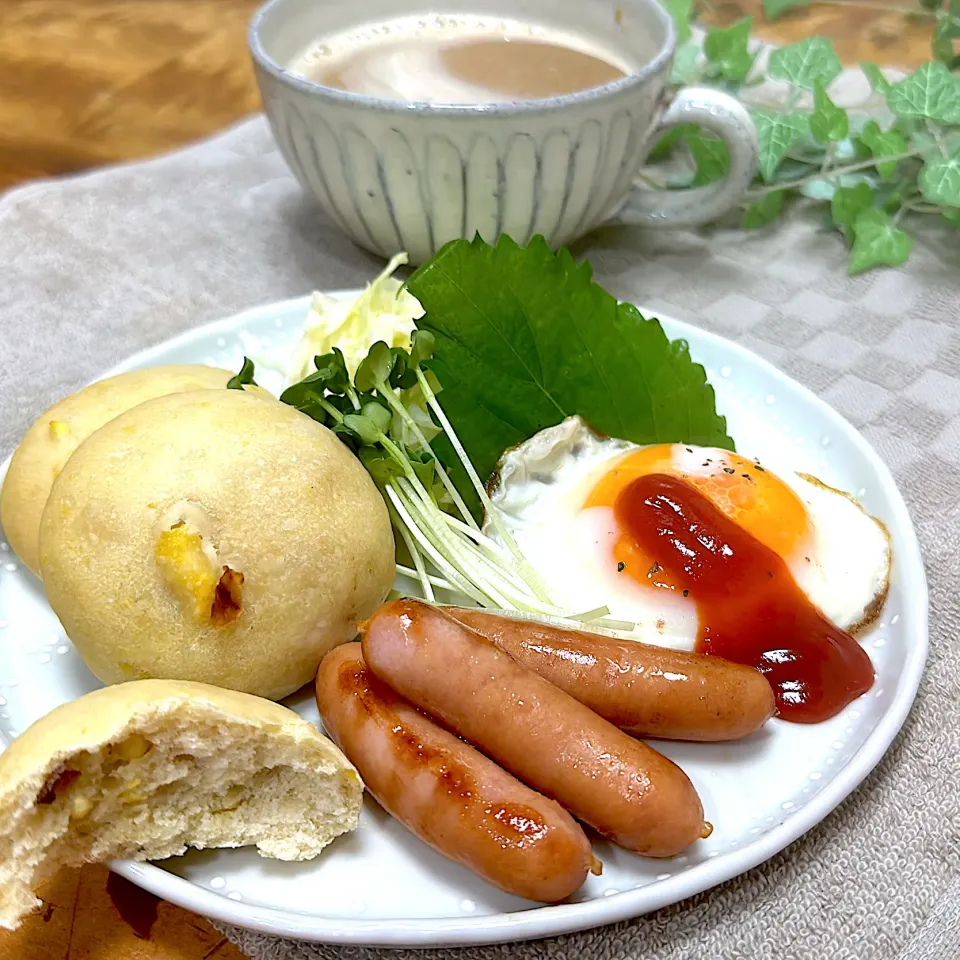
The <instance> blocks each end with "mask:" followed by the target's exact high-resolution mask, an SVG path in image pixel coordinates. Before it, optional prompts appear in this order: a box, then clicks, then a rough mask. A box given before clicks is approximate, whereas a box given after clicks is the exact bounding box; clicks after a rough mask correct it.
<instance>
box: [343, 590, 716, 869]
mask: <svg viewBox="0 0 960 960" xmlns="http://www.w3.org/2000/svg"><path fill="white" fill-rule="evenodd" d="M361 637H362V645H363V657H364V660H365V661H366V662H367V664H368V665H369V667H370V669H371V670H372V671H373V672H374V673H375V674H376V675H377V676H378V677H380V679H381V680H383V681H384V682H385V683H387V684H389V685H390V686H391V687H393V689H394V690H396V691H397V692H398V693H400V694H401V695H402V696H404V697H406V698H407V699H408V700H410V701H411V702H412V703H414V704H415V705H416V706H418V707H420V708H421V709H422V710H425V711H426V712H427V713H429V714H431V715H432V716H434V717H435V718H436V719H438V720H439V721H440V722H441V723H442V724H443V725H444V726H446V727H447V728H448V729H450V730H453V731H454V732H455V733H457V734H459V735H460V736H461V737H463V738H464V739H465V740H467V741H469V742H470V743H472V744H473V745H474V746H475V747H477V749H479V750H480V751H481V752H482V753H484V754H486V755H487V756H488V757H490V758H491V759H493V760H496V761H497V763H499V764H500V765H501V766H502V767H504V768H505V769H506V770H509V771H510V772H511V773H512V774H514V775H515V776H516V777H518V778H519V779H520V780H522V781H523V782H524V783H526V784H527V785H528V786H530V787H532V788H533V789H534V790H537V791H539V792H540V793H544V794H546V795H547V796H548V797H551V798H553V799H554V800H556V801H557V802H558V803H559V804H560V805H561V806H563V807H565V808H566V809H567V810H569V811H570V812H571V813H572V814H573V815H574V816H575V817H577V818H578V819H580V820H582V821H584V822H585V823H588V824H590V826H592V827H593V828H594V829H596V830H597V831H598V832H599V833H601V834H602V835H603V836H605V837H608V838H609V839H610V840H613V841H614V842H615V843H618V844H620V846H622V847H626V849H628V850H632V851H634V852H635V853H640V854H644V855H646V856H650V857H671V856H674V855H675V854H678V853H680V852H681V851H682V850H685V849H686V848H687V847H688V846H690V844H692V843H693V842H694V841H695V840H696V839H697V838H698V837H705V836H708V835H709V833H710V830H711V829H712V828H711V827H710V825H709V824H706V823H704V819H703V807H702V806H701V804H700V798H699V797H698V796H697V792H696V790H695V789H694V787H693V784H692V783H691V782H690V780H689V779H688V778H687V776H686V775H685V774H684V772H683V771H682V770H681V769H680V768H679V767H678V766H677V765H676V764H674V763H672V762H671V761H670V760H668V759H667V758H666V757H663V756H661V755H660V754H659V753H657V752H656V751H655V750H652V749H651V748H650V747H648V746H647V745H646V744H644V743H641V742H640V741H639V740H634V739H632V738H631V737H628V736H627V735H626V734H625V733H623V732H622V731H620V730H618V729H617V728H616V727H615V726H613V725H612V724H611V723H608V722H607V721H606V720H604V719H602V718H601V717H599V716H597V714H595V713H594V712H593V711H592V710H590V709H589V708H588V707H585V706H583V704H581V703H578V702H577V701H576V700H574V699H573V698H572V697H570V696H568V695H567V694H566V693H564V692H563V691H562V690H560V689H559V688H557V687H555V686H553V684H551V683H548V682H547V681H546V680H544V679H543V678H541V677H539V676H538V675H537V674H536V673H534V672H533V671H532V670H528V669H527V668H526V667H524V666H521V665H520V664H518V663H517V662H516V661H515V660H513V659H512V658H511V657H510V656H508V655H507V654H505V653H503V652H502V651H500V650H498V649H497V648H496V646H495V645H494V644H493V643H492V642H491V641H489V640H487V639H486V638H485V637H482V636H481V635H480V634H478V633H476V632H475V631H473V630H471V629H470V628H469V627H465V626H463V624H461V623H458V622H457V621H456V620H454V619H453V618H452V617H450V616H448V615H447V614H445V613H443V612H441V611H440V610H439V609H437V608H436V607H433V606H430V605H429V604H426V603H423V602H421V601H418V600H410V599H404V600H394V601H392V602H390V603H387V604H385V605H384V606H382V607H381V608H380V609H379V610H378V611H377V612H376V613H375V614H374V615H373V616H372V617H371V618H370V619H369V620H368V621H366V622H365V623H363V624H361Z"/></svg>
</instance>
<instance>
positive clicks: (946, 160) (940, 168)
mask: <svg viewBox="0 0 960 960" xmlns="http://www.w3.org/2000/svg"><path fill="white" fill-rule="evenodd" d="M918 183H919V186H920V192H921V193H922V194H923V199H924V200H927V201H928V202H930V203H936V204H939V205H940V206H944V207H960V152H958V153H955V154H954V155H953V156H952V157H942V156H940V157H930V158H928V160H927V162H926V163H925V164H924V165H923V169H922V170H921V171H920V176H919V178H918Z"/></svg>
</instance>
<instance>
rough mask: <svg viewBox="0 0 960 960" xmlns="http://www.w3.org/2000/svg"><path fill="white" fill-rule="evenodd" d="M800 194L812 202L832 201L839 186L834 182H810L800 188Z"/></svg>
mask: <svg viewBox="0 0 960 960" xmlns="http://www.w3.org/2000/svg"><path fill="white" fill-rule="evenodd" d="M799 189H800V193H802V194H803V195H804V196H805V197H809V198H810V199H811V200H832V199H833V195H834V194H835V193H836V192H837V185H836V184H835V183H834V182H833V181H832V180H819V179H817V180H808V181H807V182H806V183H805V184H803V185H802V186H801V187H800V188H799Z"/></svg>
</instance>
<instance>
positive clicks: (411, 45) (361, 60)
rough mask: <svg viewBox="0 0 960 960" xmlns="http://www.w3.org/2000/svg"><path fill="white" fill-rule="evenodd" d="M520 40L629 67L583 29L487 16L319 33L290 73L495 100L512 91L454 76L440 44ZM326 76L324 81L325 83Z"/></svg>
mask: <svg viewBox="0 0 960 960" xmlns="http://www.w3.org/2000/svg"><path fill="white" fill-rule="evenodd" d="M503 39H510V40H525V41H532V42H540V43H550V44H554V45H556V46H559V47H567V48H568V49H571V50H576V51H578V52H580V53H583V54H586V55H588V56H591V57H595V58H596V59H598V60H602V61H605V62H606V63H608V64H610V65H612V66H613V67H616V68H617V69H619V70H621V71H623V73H631V72H632V71H633V70H634V69H635V65H634V64H632V63H630V62H628V61H626V60H625V58H624V57H623V56H622V55H621V54H618V53H614V52H612V51H610V50H609V49H607V48H604V47H602V46H601V45H599V44H597V43H595V42H591V40H590V39H589V38H587V37H584V36H582V35H578V34H574V33H566V32H564V31H561V30H557V29H554V28H551V27H543V26H540V25H538V24H532V23H528V22H522V21H519V20H510V19H501V18H493V17H479V16H477V17H470V16H443V15H436V16H430V17H404V18H398V19H395V20H388V21H381V22H379V23H375V24H367V25H364V26H361V27H357V28H354V29H352V30H349V31H344V32H342V33H338V34H334V35H331V36H328V37H324V38H323V39H321V40H318V41H315V42H314V43H312V44H310V46H309V47H307V49H306V50H304V51H303V52H302V53H301V54H299V55H298V56H297V57H295V58H294V60H293V62H292V63H291V64H290V66H289V67H288V70H289V72H290V73H292V74H294V75H296V76H299V77H302V78H304V79H306V80H310V81H313V82H314V83H323V82H324V78H329V77H331V76H332V75H338V77H339V80H340V82H339V83H338V84H337V86H342V87H344V88H345V89H349V90H351V91H353V92H355V93H361V94H365V95H367V96H372V97H379V98H382V99H386V100H409V101H422V102H433V103H469V104H475V103H498V102H508V101H510V100H513V99H514V97H513V96H511V95H509V94H506V93H504V92H503V91H497V90H494V89H491V88H488V87H485V86H479V85H476V84H471V83H468V82H465V81H464V80H463V79H462V78H459V77H455V76H452V75H451V74H450V72H449V70H448V69H447V68H446V66H445V64H444V62H443V58H442V56H441V54H442V52H443V50H444V49H445V48H447V47H449V46H450V45H455V44H457V43H458V42H459V43H462V42H463V41H464V40H503ZM328 82H329V81H328Z"/></svg>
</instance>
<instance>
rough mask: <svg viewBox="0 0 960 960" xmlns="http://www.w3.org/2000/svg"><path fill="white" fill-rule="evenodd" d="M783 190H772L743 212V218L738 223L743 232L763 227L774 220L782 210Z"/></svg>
mask: <svg viewBox="0 0 960 960" xmlns="http://www.w3.org/2000/svg"><path fill="white" fill-rule="evenodd" d="M783 194H784V191H783V190H774V191H773V193H768V194H766V196H764V197H763V199H761V200H759V201H758V202H757V203H755V204H753V205H752V206H749V207H747V209H746V210H745V211H744V214H743V218H742V219H741V221H740V227H741V229H743V230H755V229H756V228H757V227H763V226H765V225H766V224H768V223H770V221H771V220H776V219H777V217H779V216H780V212H781V211H782V210H783Z"/></svg>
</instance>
